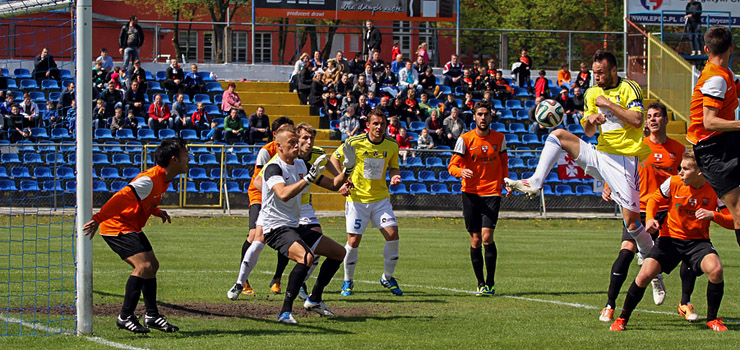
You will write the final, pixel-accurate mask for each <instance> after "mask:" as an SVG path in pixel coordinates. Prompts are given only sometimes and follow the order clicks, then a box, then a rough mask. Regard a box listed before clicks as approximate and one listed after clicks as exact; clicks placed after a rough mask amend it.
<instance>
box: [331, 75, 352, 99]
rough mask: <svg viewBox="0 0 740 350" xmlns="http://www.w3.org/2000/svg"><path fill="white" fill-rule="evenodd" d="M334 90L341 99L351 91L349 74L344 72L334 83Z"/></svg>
mask: <svg viewBox="0 0 740 350" xmlns="http://www.w3.org/2000/svg"><path fill="white" fill-rule="evenodd" d="M334 91H335V92H336V93H337V98H339V99H343V98H344V97H345V96H347V95H350V92H351V91H352V85H350V82H349V74H347V73H344V74H342V77H341V78H340V79H339V81H338V82H337V83H336V84H334Z"/></svg>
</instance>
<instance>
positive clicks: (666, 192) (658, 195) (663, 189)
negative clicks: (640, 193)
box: [645, 177, 671, 231]
mask: <svg viewBox="0 0 740 350" xmlns="http://www.w3.org/2000/svg"><path fill="white" fill-rule="evenodd" d="M670 200H671V178H670V177H669V178H667V179H666V180H665V181H664V182H663V183H662V184H661V185H660V187H658V189H657V190H655V192H653V194H651V195H650V198H648V202H647V208H646V210H645V218H646V223H645V228H646V229H648V230H650V229H654V230H656V231H657V230H659V229H660V223H658V221H657V220H655V214H656V213H657V212H658V208H660V207H661V206H662V205H665V204H668V203H669V202H670Z"/></svg>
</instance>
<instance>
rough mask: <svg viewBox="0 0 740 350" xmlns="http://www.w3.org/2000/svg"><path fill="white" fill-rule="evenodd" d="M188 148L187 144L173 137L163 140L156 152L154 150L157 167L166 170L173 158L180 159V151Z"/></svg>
mask: <svg viewBox="0 0 740 350" xmlns="http://www.w3.org/2000/svg"><path fill="white" fill-rule="evenodd" d="M186 147H187V142H185V140H183V139H181V138H179V137H173V138H169V139H164V140H162V143H161V144H159V146H158V147H157V149H156V150H154V162H155V163H157V165H159V166H161V167H163V168H166V167H167V166H169V165H170V159H172V157H179V156H180V151H182V150H183V149H185V148H186Z"/></svg>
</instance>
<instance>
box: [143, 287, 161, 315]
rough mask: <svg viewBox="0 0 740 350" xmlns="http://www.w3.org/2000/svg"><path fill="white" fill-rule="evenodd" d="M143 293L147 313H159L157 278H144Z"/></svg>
mask: <svg viewBox="0 0 740 350" xmlns="http://www.w3.org/2000/svg"><path fill="white" fill-rule="evenodd" d="M141 295H142V296H143V297H144V306H146V314H147V315H149V316H156V315H159V310H158V309H157V278H151V279H148V280H144V285H142V286H141Z"/></svg>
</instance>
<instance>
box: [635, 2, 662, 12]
mask: <svg viewBox="0 0 740 350" xmlns="http://www.w3.org/2000/svg"><path fill="white" fill-rule="evenodd" d="M640 4H641V5H642V7H644V8H645V9H646V10H649V11H654V10H657V9H659V8H660V7H661V6H662V5H663V0H640Z"/></svg>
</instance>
